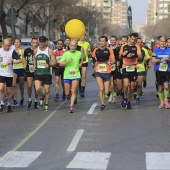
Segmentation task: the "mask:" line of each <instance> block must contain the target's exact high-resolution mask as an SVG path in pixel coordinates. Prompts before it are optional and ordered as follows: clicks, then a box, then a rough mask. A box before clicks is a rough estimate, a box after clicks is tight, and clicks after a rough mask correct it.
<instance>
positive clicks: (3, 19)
mask: <svg viewBox="0 0 170 170" xmlns="http://www.w3.org/2000/svg"><path fill="white" fill-rule="evenodd" d="M0 25H1V29H2V36H3V38H6V37H7V36H8V33H7V28H6V23H5V17H3V16H2V15H1V19H0Z"/></svg>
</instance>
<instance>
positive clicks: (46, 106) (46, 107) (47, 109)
mask: <svg viewBox="0 0 170 170" xmlns="http://www.w3.org/2000/svg"><path fill="white" fill-rule="evenodd" d="M48 111H49V107H48V104H45V106H44V112H48Z"/></svg>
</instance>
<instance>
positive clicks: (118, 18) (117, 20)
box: [112, 0, 128, 28]
mask: <svg viewBox="0 0 170 170" xmlns="http://www.w3.org/2000/svg"><path fill="white" fill-rule="evenodd" d="M127 10H128V3H127V0H115V1H114V2H113V13H112V23H113V24H115V25H118V26H120V27H122V28H126V27H127V26H128V20H127Z"/></svg>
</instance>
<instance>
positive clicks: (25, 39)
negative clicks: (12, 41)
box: [21, 38, 55, 50]
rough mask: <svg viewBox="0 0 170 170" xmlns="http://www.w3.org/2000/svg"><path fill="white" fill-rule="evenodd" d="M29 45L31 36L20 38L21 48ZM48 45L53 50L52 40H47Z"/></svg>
mask: <svg viewBox="0 0 170 170" xmlns="http://www.w3.org/2000/svg"><path fill="white" fill-rule="evenodd" d="M29 47H31V38H22V39H21V48H22V49H24V50H25V49H26V48H29ZM48 47H49V48H51V49H53V50H55V45H54V43H53V42H52V41H49V42H48Z"/></svg>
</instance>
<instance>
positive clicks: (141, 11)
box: [128, 0, 149, 29]
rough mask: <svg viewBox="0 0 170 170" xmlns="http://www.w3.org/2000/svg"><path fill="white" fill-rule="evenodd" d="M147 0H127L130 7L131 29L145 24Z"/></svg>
mask: <svg viewBox="0 0 170 170" xmlns="http://www.w3.org/2000/svg"><path fill="white" fill-rule="evenodd" d="M148 2H149V0H128V4H129V5H130V6H131V7H132V17H133V21H132V22H133V29H136V27H137V25H141V24H145V23H146V15H147V5H148Z"/></svg>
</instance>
